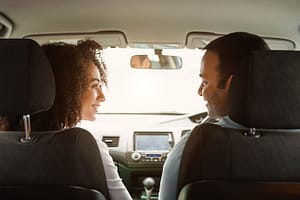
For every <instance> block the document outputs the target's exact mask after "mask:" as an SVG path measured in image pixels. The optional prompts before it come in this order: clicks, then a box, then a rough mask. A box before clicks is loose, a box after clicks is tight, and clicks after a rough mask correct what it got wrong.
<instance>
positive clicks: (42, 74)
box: [0, 39, 110, 199]
mask: <svg viewBox="0 0 300 200" xmlns="http://www.w3.org/2000/svg"><path fill="white" fill-rule="evenodd" d="M0 61H1V64H0V76H1V77H0V94H1V98H0V115H1V116H7V117H9V118H12V117H13V118H20V119H22V118H23V122H24V127H25V128H23V126H20V128H21V129H20V131H12V130H2V131H0V174H1V175H0V199H62V198H64V199H110V197H109V194H108V189H107V185H106V178H105V174H104V169H103V165H102V159H101V155H100V152H99V149H98V146H97V144H96V141H95V139H94V138H93V136H92V135H91V134H90V133H89V132H88V131H86V130H84V129H81V128H71V129H65V130H62V131H47V132H42V131H40V132H31V129H30V115H32V114H34V113H37V112H40V111H43V110H47V109H49V108H50V107H51V106H52V104H53V102H54V98H55V82H54V76H53V72H52V68H51V66H50V64H49V61H48V59H47V57H46V55H45V54H44V52H43V50H42V48H41V47H40V46H39V45H38V44H37V43H36V42H34V41H33V40H29V39H0Z"/></svg>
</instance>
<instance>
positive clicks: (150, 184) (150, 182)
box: [143, 177, 155, 200]
mask: <svg viewBox="0 0 300 200" xmlns="http://www.w3.org/2000/svg"><path fill="white" fill-rule="evenodd" d="M154 184H155V180H154V179H153V178H151V177H147V178H145V179H144V180H143V185H144V189H145V192H146V199H147V200H151V194H152V190H153V188H154Z"/></svg>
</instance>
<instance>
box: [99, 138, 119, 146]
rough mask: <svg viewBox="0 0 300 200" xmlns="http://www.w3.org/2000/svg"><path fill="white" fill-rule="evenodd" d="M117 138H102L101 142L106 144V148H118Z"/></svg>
mask: <svg viewBox="0 0 300 200" xmlns="http://www.w3.org/2000/svg"><path fill="white" fill-rule="evenodd" d="M119 139H120V137H119V136H103V137H102V141H103V142H104V143H105V144H107V146H108V147H118V146H119Z"/></svg>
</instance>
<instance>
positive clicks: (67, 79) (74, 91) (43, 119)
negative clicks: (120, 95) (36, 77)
mask: <svg viewBox="0 0 300 200" xmlns="http://www.w3.org/2000/svg"><path fill="white" fill-rule="evenodd" d="M42 48H43V49H44V51H45V53H46V55H47V57H48V59H49V61H50V64H51V65H52V68H53V72H54V77H55V81H56V97H55V101H54V104H53V106H52V107H51V108H50V110H48V111H44V112H41V113H38V114H36V115H33V116H32V118H31V122H32V123H31V127H32V130H36V131H48V130H61V129H64V128H72V127H75V126H76V125H77V124H78V122H79V121H80V120H90V121H94V120H95V119H96V113H97V109H98V108H99V106H100V103H101V102H103V101H105V97H104V94H103V92H102V86H103V85H105V86H106V85H107V77H106V74H107V73H106V66H105V63H104V62H103V60H102V57H101V54H100V53H101V50H102V47H101V46H100V45H99V44H98V43H97V42H95V41H93V40H82V41H79V42H78V44H77V45H73V44H67V43H62V42H59V43H52V44H46V45H43V46H42ZM96 141H97V144H98V147H99V150H100V153H101V157H102V161H103V166H104V171H105V175H106V182H107V187H108V191H109V195H110V197H111V199H112V200H117V199H132V198H131V197H130V194H129V193H128V191H127V189H126V187H125V186H124V184H123V183H122V180H121V179H120V177H119V174H118V171H117V167H116V166H115V165H114V162H113V160H112V157H111V156H110V155H109V151H108V147H107V146H106V144H105V143H103V142H102V141H99V140H96Z"/></svg>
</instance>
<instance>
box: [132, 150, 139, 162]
mask: <svg viewBox="0 0 300 200" xmlns="http://www.w3.org/2000/svg"><path fill="white" fill-rule="evenodd" d="M131 159H132V160H133V161H136V162H137V161H139V160H140V159H141V154H140V153H138V152H133V153H132V154H131Z"/></svg>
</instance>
